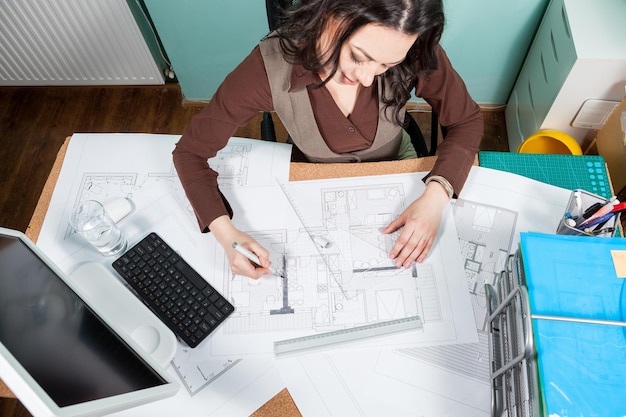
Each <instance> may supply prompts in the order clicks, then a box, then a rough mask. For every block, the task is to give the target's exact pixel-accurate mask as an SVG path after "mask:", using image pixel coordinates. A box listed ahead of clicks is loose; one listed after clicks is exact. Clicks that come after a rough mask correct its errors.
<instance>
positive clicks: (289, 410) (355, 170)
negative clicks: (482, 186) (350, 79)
mask: <svg viewBox="0 0 626 417" xmlns="http://www.w3.org/2000/svg"><path fill="white" fill-rule="evenodd" d="M68 144H69V138H68V140H66V142H65V144H64V146H63V147H62V149H61V151H60V152H59V155H58V158H57V161H56V163H55V165H54V167H53V169H52V172H51V174H50V176H49V179H48V181H47V183H46V186H45V188H44V191H43V193H42V196H41V199H40V201H39V204H38V206H37V209H36V211H35V214H34V216H33V218H32V221H31V224H30V226H29V229H28V230H27V235H28V236H29V237H30V238H31V239H32V240H34V241H36V240H37V239H38V236H39V231H40V229H41V226H42V224H43V220H44V217H45V215H46V212H47V210H48V205H49V202H50V199H51V197H52V193H53V190H54V186H55V184H56V180H57V178H58V175H59V173H60V171H61V166H62V163H63V159H64V156H65V152H66V149H67V146H68ZM509 155H511V156H512V157H515V154H508V153H507V154H503V155H501V156H503V157H505V156H509ZM433 162H434V158H425V159H420V160H409V161H394V162H379V163H362V164H297V163H293V164H292V165H291V171H290V179H291V180H294V181H297V180H306V179H317V178H335V177H352V176H363V175H376V174H389V173H400V172H417V171H428V170H430V169H431V168H432V165H433ZM253 415H254V416H255V417H260V416H297V415H300V413H299V411H298V410H297V407H296V406H295V404H294V402H293V400H292V399H291V396H290V394H289V392H288V391H287V390H283V391H281V392H280V393H279V394H277V395H276V396H275V397H274V398H272V399H271V400H270V401H268V402H267V403H266V404H265V405H264V406H262V407H261V408H260V409H259V410H257V411H256V412H255V413H254V414H253Z"/></svg>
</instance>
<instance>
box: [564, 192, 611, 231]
mask: <svg viewBox="0 0 626 417" xmlns="http://www.w3.org/2000/svg"><path fill="white" fill-rule="evenodd" d="M609 202H610V200H607V199H606V198H604V197H601V196H599V195H596V194H592V193H590V192H587V191H585V190H574V191H572V194H571V195H570V198H569V201H568V203H567V208H566V209H565V213H564V215H563V218H562V219H561V221H560V222H559V226H558V228H557V230H556V233H557V234H560V235H580V236H597V237H612V236H614V235H615V230H616V228H617V222H618V221H619V213H615V214H614V215H613V216H611V217H610V218H608V219H606V221H604V220H602V219H600V218H599V219H598V220H601V221H600V222H599V223H596V222H595V221H593V220H592V221H590V222H588V223H587V225H584V224H583V223H584V222H585V221H586V220H587V219H588V218H589V217H591V215H592V214H594V213H595V212H596V211H597V210H598V209H599V208H600V207H603V206H605V205H606V204H608V203H609ZM585 226H587V227H585Z"/></svg>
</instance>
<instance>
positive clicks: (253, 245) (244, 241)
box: [209, 216, 271, 279]
mask: <svg viewBox="0 0 626 417" xmlns="http://www.w3.org/2000/svg"><path fill="white" fill-rule="evenodd" d="M209 229H210V230H211V233H213V235H214V236H215V239H217V241H218V243H219V244H220V245H222V247H223V248H224V252H226V257H227V258H228V263H229V264H230V270H231V272H232V273H233V274H236V275H245V276H247V277H250V278H253V279H259V278H260V277H262V276H263V275H270V274H271V271H270V270H269V269H268V268H269V267H270V264H271V263H270V260H269V252H268V251H267V249H265V248H264V247H263V246H261V245H260V244H259V243H258V242H257V241H256V240H254V239H253V238H252V237H251V236H250V235H249V234H247V233H244V232H242V231H240V230H238V229H237V228H236V227H235V226H234V225H233V223H232V222H231V221H230V218H229V217H228V216H220V217H218V218H216V219H215V220H213V221H212V222H211V224H210V225H209ZM233 242H237V243H238V244H240V245H241V246H243V247H244V248H246V249H248V250H249V251H251V252H252V253H254V254H255V255H256V256H258V258H259V261H261V265H259V266H257V265H255V264H254V263H253V262H252V261H250V260H249V259H248V258H246V257H245V256H244V255H242V254H241V253H239V252H237V251H236V250H235V249H233Z"/></svg>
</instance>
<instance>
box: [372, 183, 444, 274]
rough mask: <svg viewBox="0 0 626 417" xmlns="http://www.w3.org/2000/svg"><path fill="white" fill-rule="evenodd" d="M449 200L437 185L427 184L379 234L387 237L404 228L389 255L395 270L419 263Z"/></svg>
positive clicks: (427, 251) (431, 244)
mask: <svg viewBox="0 0 626 417" xmlns="http://www.w3.org/2000/svg"><path fill="white" fill-rule="evenodd" d="M448 201H449V198H448V194H447V192H446V190H445V189H444V188H443V186H442V185H441V184H439V183H438V182H435V181H431V182H430V183H428V185H427V186H426V190H425V191H424V193H423V194H422V195H421V196H420V197H419V198H418V199H417V200H415V201H414V202H413V203H411V205H409V206H408V207H407V208H406V209H405V210H404V212H402V214H401V215H400V216H399V217H398V218H396V219H395V220H393V221H392V222H391V223H389V224H388V225H387V227H386V228H385V229H383V230H382V233H385V234H389V233H393V232H395V231H396V230H398V229H400V228H401V227H404V229H403V230H402V232H401V233H400V236H398V240H396V242H395V244H394V245H393V247H392V248H391V251H390V252H389V258H391V259H393V260H394V261H395V265H396V266H398V267H403V268H409V267H410V266H411V265H412V264H413V262H418V263H419V262H423V261H424V259H426V256H427V255H428V253H429V252H430V248H431V247H432V246H433V243H434V242H435V237H436V236H437V230H438V229H439V224H440V223H441V214H442V213H443V209H444V208H445V206H446V205H447V204H448Z"/></svg>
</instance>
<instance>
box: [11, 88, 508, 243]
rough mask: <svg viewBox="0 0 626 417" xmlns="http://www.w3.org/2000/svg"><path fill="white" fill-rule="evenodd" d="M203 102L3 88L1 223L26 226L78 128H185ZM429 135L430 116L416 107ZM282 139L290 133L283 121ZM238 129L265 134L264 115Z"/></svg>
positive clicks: (145, 91)
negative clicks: (68, 139)
mask: <svg viewBox="0 0 626 417" xmlns="http://www.w3.org/2000/svg"><path fill="white" fill-rule="evenodd" d="M201 109H202V106H201V105H198V103H193V104H188V105H185V103H184V100H183V97H182V94H181V92H180V88H179V86H178V85H177V84H166V85H165V86H156V87H152V86H150V87H54V88H46V87H17V88H13V87H11V88H7V87H4V88H0V225H1V226H4V227H8V228H12V229H17V230H21V231H25V230H26V228H27V227H28V223H29V220H30V218H31V216H32V214H33V211H34V209H35V206H36V204H37V200H38V198H39V194H40V193H41V190H42V188H43V185H44V183H45V180H46V178H47V177H48V173H49V172H50V169H51V167H52V164H53V162H54V160H55V158H56V154H57V152H58V150H59V148H60V146H61V144H62V143H63V141H64V140H65V137H67V136H70V135H72V134H73V133H75V132H91V133H101V132H125V133H134V132H145V133H165V134H181V133H182V132H183V130H184V128H185V126H186V125H187V124H188V122H189V120H190V119H191V117H192V116H193V115H194V114H196V113H198V112H199V111H200V110H201ZM412 114H413V115H414V117H415V118H416V119H417V120H418V123H419V124H420V126H422V130H423V131H424V134H425V135H429V132H430V128H429V124H430V115H429V113H425V112H416V113H412ZM484 114H485V137H484V139H483V146H482V147H481V149H484V150H503V151H508V142H507V138H506V128H505V124H504V113H503V112H502V111H486V112H485V113H484ZM277 125H278V126H277V134H278V136H279V138H280V139H282V138H284V137H285V136H286V133H284V129H283V128H282V126H281V125H280V123H277ZM237 135H239V136H245V137H259V130H258V120H254V121H253V122H252V123H250V124H249V125H247V126H244V127H242V128H241V129H240V130H239V131H238V132H237Z"/></svg>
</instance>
